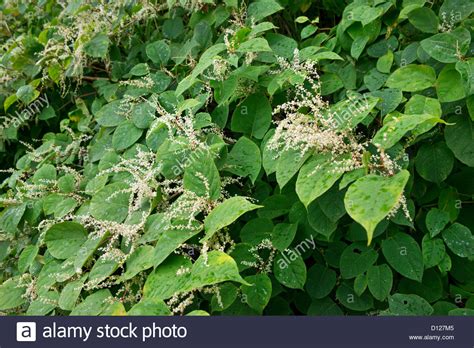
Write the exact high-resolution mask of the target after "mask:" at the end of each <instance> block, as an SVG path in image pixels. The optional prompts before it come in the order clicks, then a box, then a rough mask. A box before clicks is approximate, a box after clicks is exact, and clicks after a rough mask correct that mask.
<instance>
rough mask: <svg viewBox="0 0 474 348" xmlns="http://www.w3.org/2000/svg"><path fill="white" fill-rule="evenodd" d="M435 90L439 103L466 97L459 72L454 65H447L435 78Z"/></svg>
mask: <svg viewBox="0 0 474 348" xmlns="http://www.w3.org/2000/svg"><path fill="white" fill-rule="evenodd" d="M436 92H437V94H438V98H439V101H440V102H441V103H450V102H454V101H457V100H460V99H463V98H465V97H466V91H465V90H464V82H463V78H462V76H461V74H460V73H459V72H458V71H457V70H456V69H455V67H454V66H450V65H447V66H445V67H444V69H443V70H441V72H440V73H439V76H438V80H436Z"/></svg>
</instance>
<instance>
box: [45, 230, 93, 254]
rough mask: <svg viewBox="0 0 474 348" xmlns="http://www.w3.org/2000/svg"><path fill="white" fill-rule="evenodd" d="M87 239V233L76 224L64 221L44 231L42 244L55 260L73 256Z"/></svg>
mask: <svg viewBox="0 0 474 348" xmlns="http://www.w3.org/2000/svg"><path fill="white" fill-rule="evenodd" d="M86 239H87V231H86V229H85V228H84V227H82V225H80V224H78V223H77V222H71V221H65V222H61V223H58V224H56V225H53V226H51V228H49V229H48V230H47V231H46V234H45V237H44V242H45V243H46V246H47V247H48V251H49V252H50V253H51V255H53V257H55V258H57V259H67V258H69V257H70V256H71V255H75V254H76V253H77V251H78V250H79V248H80V247H81V245H82V244H84V242H85V241H86Z"/></svg>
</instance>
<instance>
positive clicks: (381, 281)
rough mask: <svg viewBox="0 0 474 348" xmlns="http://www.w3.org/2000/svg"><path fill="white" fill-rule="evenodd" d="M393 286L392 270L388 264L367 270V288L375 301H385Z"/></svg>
mask: <svg viewBox="0 0 474 348" xmlns="http://www.w3.org/2000/svg"><path fill="white" fill-rule="evenodd" d="M392 285H393V274H392V270H391V269H390V267H388V266H387V265H386V264H382V265H380V266H371V267H370V268H369V269H368V270H367V286H368V288H369V291H370V293H371V294H372V296H374V297H375V299H377V300H379V301H384V300H385V299H386V298H387V296H388V295H389V294H390V291H391V290H392Z"/></svg>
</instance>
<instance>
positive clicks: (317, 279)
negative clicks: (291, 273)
mask: <svg viewBox="0 0 474 348" xmlns="http://www.w3.org/2000/svg"><path fill="white" fill-rule="evenodd" d="M336 281H337V275H336V272H335V271H333V270H332V269H331V268H329V267H326V266H323V265H320V264H315V265H314V266H312V267H311V268H310V269H309V270H308V280H307V281H306V286H305V288H306V291H307V293H308V294H309V296H311V298H315V299H322V298H325V297H326V296H328V295H329V294H330V293H331V291H332V290H333V289H334V286H335V285H336Z"/></svg>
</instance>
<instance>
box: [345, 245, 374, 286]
mask: <svg viewBox="0 0 474 348" xmlns="http://www.w3.org/2000/svg"><path fill="white" fill-rule="evenodd" d="M378 257H379V255H378V253H377V252H376V251H375V250H374V249H373V248H370V247H367V246H365V245H363V244H362V243H354V244H351V245H349V246H348V247H347V248H345V249H344V251H343V252H342V254H341V260H340V270H341V276H342V277H343V278H344V279H351V278H355V277H357V276H358V275H361V274H363V273H365V272H366V271H367V270H368V269H369V267H370V266H372V265H373V264H374V263H375V261H377V258H378Z"/></svg>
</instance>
